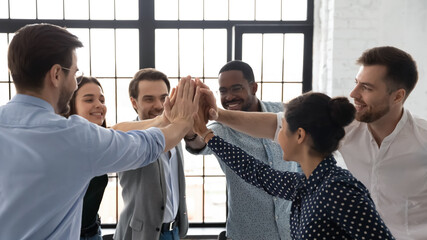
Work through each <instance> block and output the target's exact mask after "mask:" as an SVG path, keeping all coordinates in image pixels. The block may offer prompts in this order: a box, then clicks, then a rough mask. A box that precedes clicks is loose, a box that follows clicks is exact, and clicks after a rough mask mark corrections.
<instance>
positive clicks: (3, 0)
mask: <svg viewBox="0 0 427 240" xmlns="http://www.w3.org/2000/svg"><path fill="white" fill-rule="evenodd" d="M0 18H9V0H0Z"/></svg>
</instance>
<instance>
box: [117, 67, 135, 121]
mask: <svg viewBox="0 0 427 240" xmlns="http://www.w3.org/2000/svg"><path fill="white" fill-rule="evenodd" d="M136 72H137V71H135V73H136ZM131 80H132V79H131V78H129V79H117V122H124V121H133V120H135V119H136V117H137V116H138V114H137V113H136V112H135V110H134V109H133V107H132V103H131V102H130V100H129V90H128V89H129V83H130V81H131Z"/></svg>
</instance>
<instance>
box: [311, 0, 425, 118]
mask: <svg viewBox="0 0 427 240" xmlns="http://www.w3.org/2000/svg"><path fill="white" fill-rule="evenodd" d="M314 2H315V16H314V22H315V27H314V28H315V30H314V51H313V52H314V55H313V90H314V91H321V92H324V93H327V94H328V95H330V96H347V97H349V94H350V92H351V90H352V89H353V87H354V78H355V76H356V74H357V71H358V69H359V66H357V65H356V64H355V61H356V59H357V58H358V57H359V56H360V55H361V54H362V52H363V51H364V50H366V49H368V48H372V47H376V46H385V45H390V46H395V47H397V48H400V49H402V50H404V51H406V52H408V53H410V54H411V55H412V57H413V58H414V59H415V61H416V62H417V65H418V71H419V80H418V84H417V86H416V87H415V89H414V91H413V92H412V93H411V95H410V96H409V98H408V100H407V101H406V103H405V107H406V108H408V109H410V110H411V111H412V112H413V113H414V114H416V115H419V116H421V117H423V118H426V119H427V1H426V0H405V1H402V0H354V1H353V0H315V1H314Z"/></svg>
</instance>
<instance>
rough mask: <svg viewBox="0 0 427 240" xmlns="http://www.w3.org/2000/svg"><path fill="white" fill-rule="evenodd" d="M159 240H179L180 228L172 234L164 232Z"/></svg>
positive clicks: (175, 229)
mask: <svg viewBox="0 0 427 240" xmlns="http://www.w3.org/2000/svg"><path fill="white" fill-rule="evenodd" d="M159 240H179V230H178V227H175V228H174V229H173V230H172V231H170V232H162V233H160V239H159Z"/></svg>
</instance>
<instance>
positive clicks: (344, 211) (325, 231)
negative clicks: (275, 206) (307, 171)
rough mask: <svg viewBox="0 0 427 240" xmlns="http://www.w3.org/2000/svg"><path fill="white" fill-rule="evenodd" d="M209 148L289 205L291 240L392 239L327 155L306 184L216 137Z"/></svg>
mask: <svg viewBox="0 0 427 240" xmlns="http://www.w3.org/2000/svg"><path fill="white" fill-rule="evenodd" d="M208 146H209V148H211V149H212V150H213V151H214V152H215V153H216V154H217V156H218V157H219V158H221V160H223V161H224V162H225V164H227V165H228V166H229V167H230V169H232V170H233V171H234V172H235V173H236V174H238V175H239V176H240V177H241V178H243V179H244V180H245V181H247V182H248V183H250V184H253V185H254V186H256V187H258V188H261V189H264V191H266V192H267V193H269V194H271V195H274V196H278V197H281V198H285V199H288V200H291V201H292V213H291V237H292V239H394V237H393V235H392V234H391V232H390V230H389V229H388V228H387V226H386V225H385V224H384V222H383V220H382V219H381V217H380V216H379V214H378V212H377V211H376V209H375V204H374V203H373V201H372V199H371V197H370V195H369V191H368V190H367V189H366V187H365V186H364V185H363V184H362V183H361V182H359V181H358V180H357V179H356V178H354V177H353V176H352V175H351V173H350V172H349V171H347V170H343V169H341V168H340V167H338V166H337V165H336V161H335V159H334V157H333V156H332V155H331V156H329V157H327V158H325V159H324V160H323V161H322V162H321V163H320V164H319V165H318V166H317V167H316V169H315V170H314V171H313V172H312V174H311V175H310V177H309V178H308V179H307V178H306V177H305V175H304V174H301V173H291V172H281V171H277V170H274V169H272V168H271V167H270V166H268V165H266V164H264V163H262V162H260V161H258V160H256V159H255V158H254V157H252V156H250V155H248V154H247V153H246V152H244V151H243V150H242V149H240V148H238V147H236V146H234V145H232V144H229V143H227V142H225V141H224V140H223V139H221V138H220V137H218V136H215V137H213V138H212V139H211V140H210V141H209V142H208Z"/></svg>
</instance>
